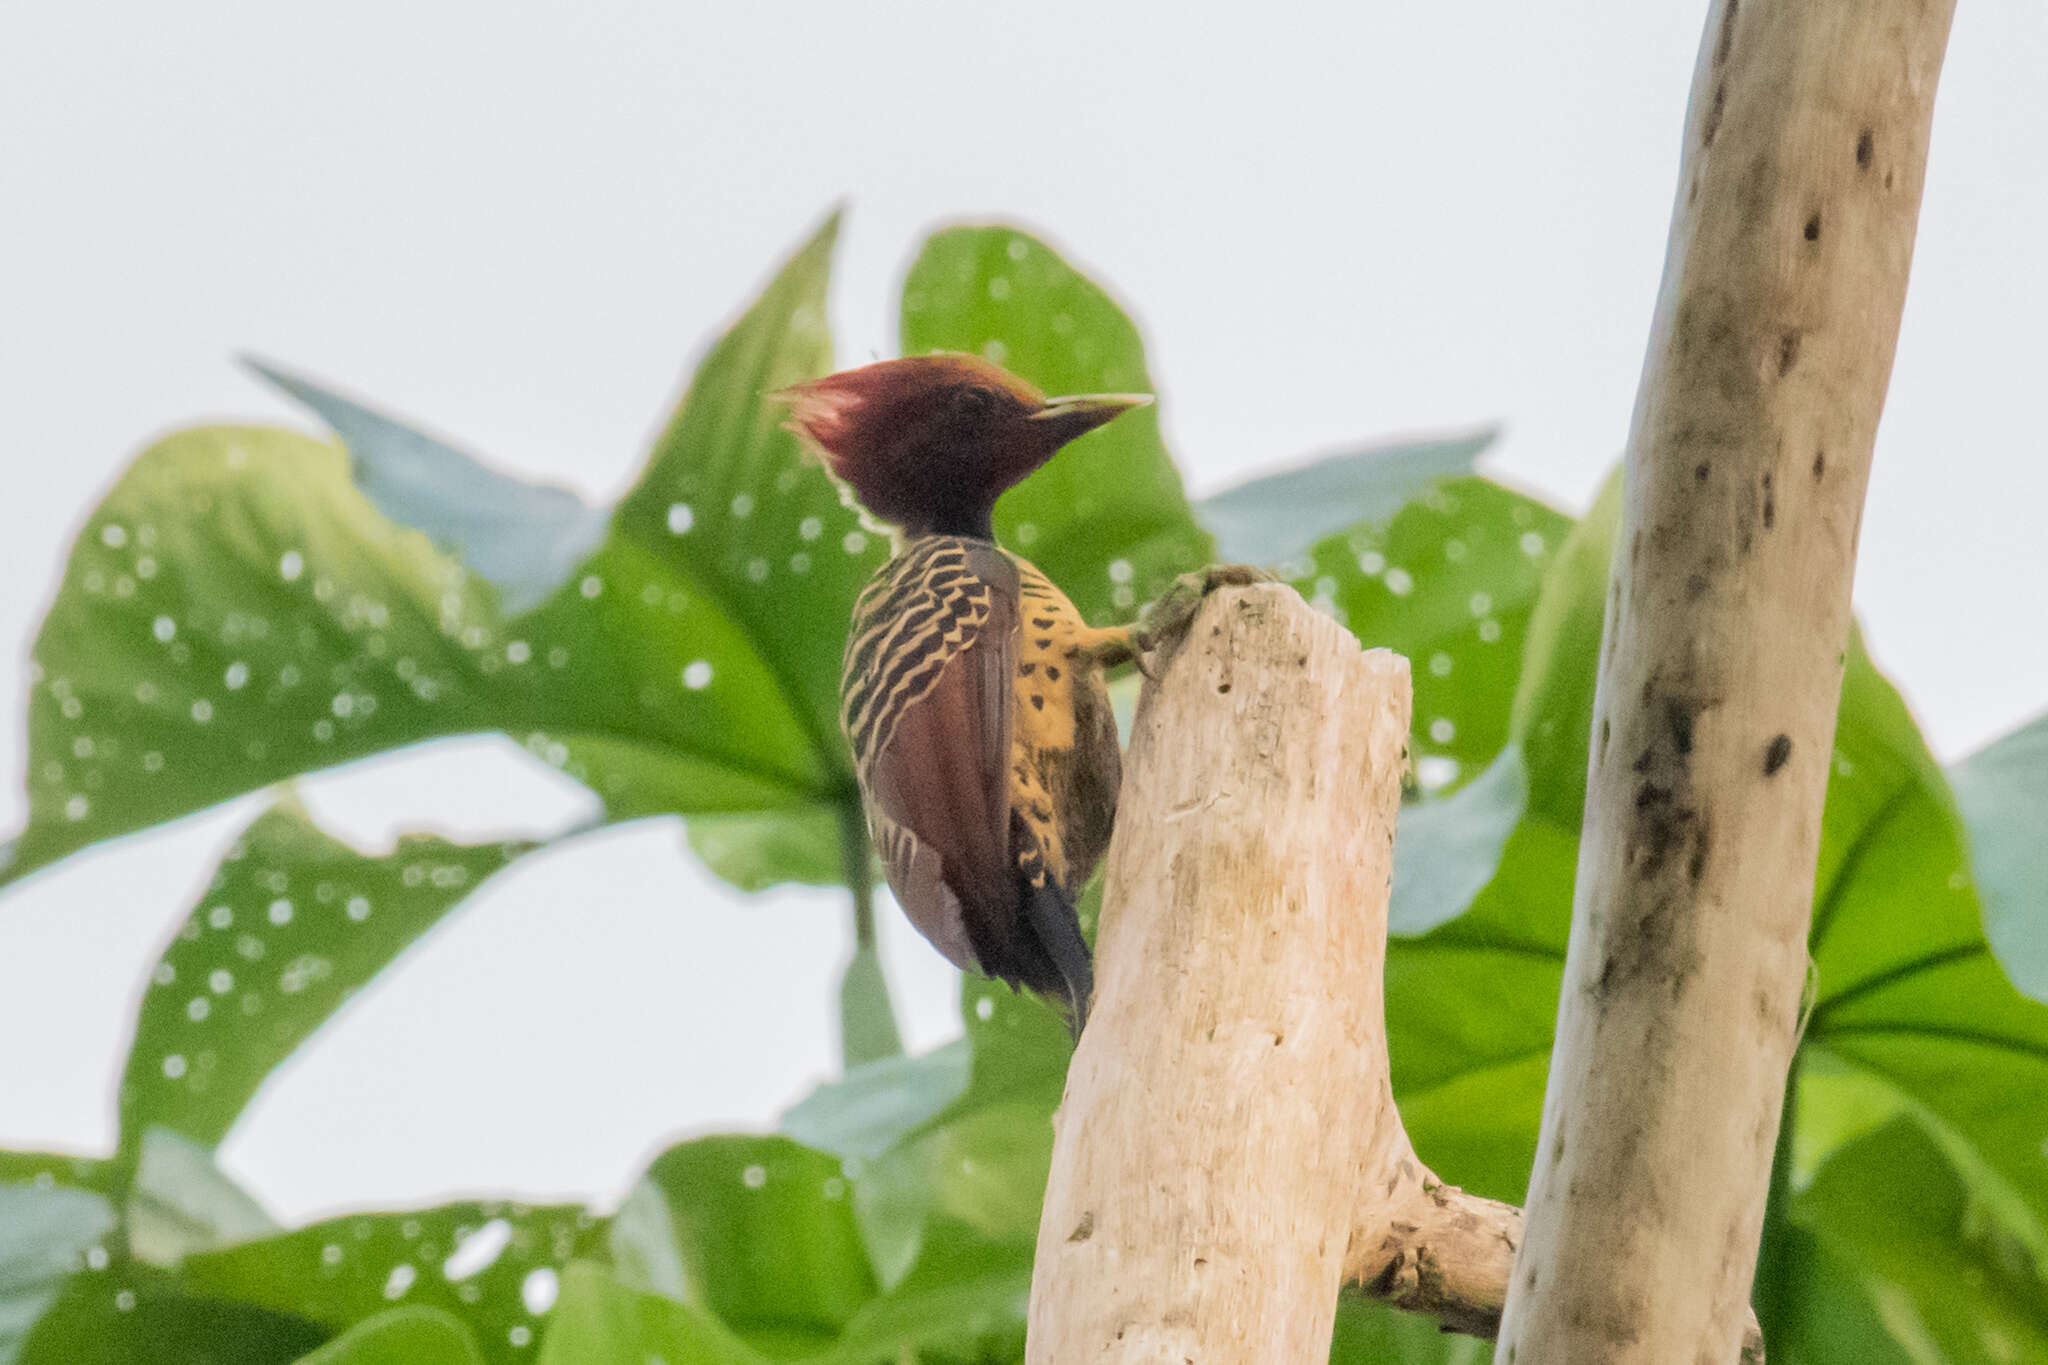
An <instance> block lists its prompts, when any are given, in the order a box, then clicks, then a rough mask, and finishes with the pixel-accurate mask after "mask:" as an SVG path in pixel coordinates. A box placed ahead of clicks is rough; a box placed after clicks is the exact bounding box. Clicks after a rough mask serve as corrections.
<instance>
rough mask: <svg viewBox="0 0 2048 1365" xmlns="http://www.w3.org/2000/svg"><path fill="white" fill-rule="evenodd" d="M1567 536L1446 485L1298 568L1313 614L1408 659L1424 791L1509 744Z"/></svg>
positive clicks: (1334, 539) (1489, 498)
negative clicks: (1549, 573)
mask: <svg viewBox="0 0 2048 1365" xmlns="http://www.w3.org/2000/svg"><path fill="white" fill-rule="evenodd" d="M1570 530H1571V521H1570V519H1569V518H1567V517H1565V516H1564V515H1563V514H1561V513H1559V512H1555V511H1553V510H1551V509H1550V508H1548V507H1545V506H1544V505H1543V504H1542V503H1539V502H1536V501H1534V500H1533V499H1530V498H1525V497H1523V496H1522V495H1521V494H1519V493H1515V492H1512V491H1510V490H1508V489H1505V488H1502V487H1501V486H1500V485H1498V484H1493V483H1489V482H1487V481H1486V480H1484V479H1478V478H1460V479H1452V480H1449V481H1446V482H1444V483H1442V484H1440V485H1438V486H1436V487H1433V488H1431V489H1430V490H1429V491H1428V492H1427V493H1426V494H1424V495H1423V496H1421V497H1418V498H1416V499H1415V500H1413V501H1410V502H1408V503H1407V504H1406V505H1404V506H1402V507H1401V508H1400V510H1399V511H1397V512H1396V513H1394V515H1393V516H1392V517H1391V519H1389V520H1387V521H1385V522H1384V523H1370V522H1368V523H1361V524H1359V525H1357V526H1353V527H1352V528H1350V529H1349V530H1347V531H1345V532H1343V533H1341V534H1338V535H1334V536H1330V537H1328V538H1326V539H1324V540H1322V541H1320V542H1319V543H1317V544H1316V546H1315V548H1314V549H1313V550H1312V551H1310V552H1309V554H1308V555H1307V556H1306V558H1305V560H1304V562H1303V563H1301V564H1299V565H1296V566H1294V567H1295V568H1298V569H1299V570H1301V572H1300V574H1299V576H1298V577H1296V578H1295V579H1294V582H1295V586H1297V587H1299V588H1300V589H1301V591H1302V593H1303V595H1304V596H1306V597H1308V599H1309V600H1310V601H1311V602H1312V603H1314V604H1315V605H1316V606H1318V607H1320V608H1322V609H1323V610H1325V611H1328V612H1329V613H1330V614H1331V615H1332V616H1334V617H1335V618H1336V619H1337V620H1339V621H1341V622H1343V623H1344V624H1345V625H1347V626H1349V627H1350V628H1351V630H1352V632H1353V633H1354V634H1356V635H1357V636H1358V638H1359V639H1360V640H1361V641H1363V642H1364V643H1365V644H1366V645H1367V646H1369V647H1371V646H1385V647H1387V648H1389V649H1394V650H1398V651H1400V652H1401V653H1403V654H1405V655H1407V656H1408V658H1409V661H1410V663H1411V664H1412V666H1413V673H1414V684H1415V726H1414V737H1413V752H1414V753H1415V754H1416V755H1417V758H1418V770H1419V772H1418V775H1419V776H1420V777H1421V778H1422V779H1423V785H1424V786H1425V787H1426V788H1429V789H1435V788H1438V787H1442V786H1445V785H1447V784H1449V783H1451V782H1453V781H1454V780H1456V778H1457V777H1458V776H1459V775H1460V774H1462V776H1463V777H1464V778H1465V779H1467V780H1469V779H1471V778H1472V777H1474V776H1476V775H1477V774H1478V773H1479V771H1480V769H1482V768H1484V767H1485V766H1486V765H1487V764H1488V763H1490V762H1492V761H1493V758H1494V756H1495V755H1496V754H1498V753H1499V752H1500V750H1501V747H1502V746H1503V745H1504V744H1505V743H1506V742H1507V738H1508V718H1509V715H1510V711H1511V706H1512V702H1513V699H1514V696H1515V687H1516V681H1517V679H1518V678H1519V677H1520V676H1521V660H1522V650H1523V638H1524V636H1525V634H1526V633H1527V631H1528V628H1529V617H1530V613H1531V611H1532V610H1533V609H1534V607H1535V603H1536V597H1537V592H1538V590H1539V588H1540V587H1541V585H1542V584H1543V582H1544V576H1545V570H1546V569H1547V568H1548V567H1549V566H1550V563H1551V560H1552V558H1553V557H1554V556H1555V555H1556V554H1557V552H1558V548H1559V545H1560V544H1561V543H1562V542H1563V541H1564V539H1565V537H1566V534H1567V532H1569V531H1570ZM1596 628H1597V622H1596ZM1446 764H1448V765H1451V766H1449V767H1447V768H1446V767H1445V765H1446ZM1439 768H1444V771H1442V772H1439V771H1436V770H1437V769H1439Z"/></svg>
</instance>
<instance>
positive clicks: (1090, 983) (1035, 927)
mask: <svg viewBox="0 0 2048 1365" xmlns="http://www.w3.org/2000/svg"><path fill="white" fill-rule="evenodd" d="M1024 929H1025V931H1026V932H1027V933H1029V934H1030V935H1031V937H1032V938H1034V939H1036V940H1037V947H1038V949H1039V951H1040V952H1041V953H1042V954H1043V955H1044V956H1045V958H1046V959H1047V960H1048V961H1049V962H1050V963H1051V966H1052V969H1053V973H1054V974H1056V980H1057V983H1058V984H1057V988H1056V989H1054V990H1046V986H1052V985H1054V982H1053V981H1051V980H1048V981H1047V982H1045V983H1044V985H1040V986H1039V989H1040V990H1041V991H1043V992H1044V993H1045V994H1047V995H1052V996H1053V997H1054V998H1055V1000H1056V1001H1057V1003H1058V1004H1059V1005H1060V1006H1061V1007H1062V1008H1061V1013H1063V1014H1065V1015H1066V1017H1067V1027H1068V1028H1070V1029H1072V1030H1073V1033H1074V1038H1075V1040H1076V1041H1079V1040H1080V1037H1081V1028H1082V1026H1083V1025H1085V1024H1086V1023H1087V1022H1088V1007H1089V1006H1090V1005H1091V1004H1093V1003H1094V1000H1095V967H1094V964H1093V962H1092V961H1091V959H1090V955H1089V952H1088V940H1087V939H1085V938H1083V937H1081V917H1080V915H1079V913H1078V912H1076V911H1075V909H1074V903H1073V902H1072V901H1070V900H1068V899H1067V897H1066V895H1065V894H1064V893H1063V892H1061V891H1060V889H1059V888H1058V887H1056V886H1054V885H1052V884H1051V880H1050V879H1048V880H1047V881H1046V883H1045V884H1044V885H1041V886H1033V885H1031V884H1030V883H1029V882H1026V883H1025V885H1024ZM1034 984H1036V983H1034Z"/></svg>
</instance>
